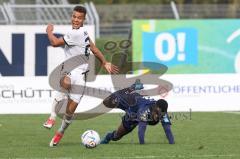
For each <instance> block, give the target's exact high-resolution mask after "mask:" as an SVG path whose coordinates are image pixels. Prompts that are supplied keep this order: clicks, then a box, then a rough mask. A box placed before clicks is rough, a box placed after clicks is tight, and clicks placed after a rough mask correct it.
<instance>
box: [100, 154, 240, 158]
mask: <svg viewBox="0 0 240 159" xmlns="http://www.w3.org/2000/svg"><path fill="white" fill-rule="evenodd" d="M236 156H239V155H231V154H230V155H189V156H188V155H186V156H184V155H173V156H165V155H162V156H132V157H130V156H129V157H127V156H125V157H124V156H123V157H120V156H119V157H100V158H105V159H107V158H109V159H110V158H111V159H142V158H186V157H191V158H209V157H224V158H230V157H236Z"/></svg>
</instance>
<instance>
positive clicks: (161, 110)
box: [101, 80, 175, 144]
mask: <svg viewBox="0 0 240 159" xmlns="http://www.w3.org/2000/svg"><path fill="white" fill-rule="evenodd" d="M141 89H143V84H142V83H141V82H140V80H136V82H135V83H134V84H133V85H132V86H131V87H128V88H125V89H122V90H119V91H117V92H114V93H113V94H111V95H110V96H108V97H107V98H106V99H104V101H103V104H104V105H105V106H106V107H108V108H120V109H122V110H123V111H125V112H126V114H125V115H124V116H123V117H122V123H121V124H120V126H119V127H118V129H117V130H114V131H113V132H110V133H107V134H106V136H105V137H104V138H103V139H102V141H101V144H108V143H109V142H110V141H111V140H112V141H117V140H120V139H121V138H122V137H123V136H125V135H127V134H128V133H130V132H131V131H132V130H133V129H134V128H135V127H136V126H137V125H138V139H139V143H140V144H144V143H145V141H144V136H145V131H146V127H147V125H157V124H158V123H159V122H161V125H162V127H163V129H164V132H165V134H166V137H167V139H168V143H169V144H174V143H175V141H174V137H173V134H172V131H171V122H170V119H169V116H168V113H167V108H168V103H167V101H165V100H164V99H159V100H157V101H156V100H153V99H145V98H144V97H143V96H142V95H140V94H139V93H137V92H136V90H141Z"/></svg>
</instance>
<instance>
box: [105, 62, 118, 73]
mask: <svg viewBox="0 0 240 159" xmlns="http://www.w3.org/2000/svg"><path fill="white" fill-rule="evenodd" d="M103 67H104V68H105V69H106V70H107V72H108V73H112V74H116V73H118V72H119V69H118V67H117V66H115V65H113V64H111V63H110V62H106V63H105V64H104V65H103Z"/></svg>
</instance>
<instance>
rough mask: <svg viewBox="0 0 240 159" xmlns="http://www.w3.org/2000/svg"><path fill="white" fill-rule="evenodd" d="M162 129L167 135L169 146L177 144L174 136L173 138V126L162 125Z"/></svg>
mask: <svg viewBox="0 0 240 159" xmlns="http://www.w3.org/2000/svg"><path fill="white" fill-rule="evenodd" d="M162 127H163V129H164V132H165V135H166V137H167V139H168V143H169V144H175V141H174V136H173V133H172V130H171V124H164V123H162Z"/></svg>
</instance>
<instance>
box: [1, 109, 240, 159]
mask: <svg viewBox="0 0 240 159" xmlns="http://www.w3.org/2000/svg"><path fill="white" fill-rule="evenodd" d="M172 116H173V118H172V123H173V126H172V130H173V133H174V135H175V140H176V144H175V145H169V144H167V140H166V138H165V136H164V132H163V129H162V127H161V125H157V126H154V127H153V126H151V127H150V126H149V127H148V128H147V132H146V138H145V140H146V144H145V145H139V144H138V139H137V132H136V130H137V129H136V130H134V131H133V132H132V133H130V134H129V135H127V136H125V137H123V138H122V140H120V141H117V142H111V143H110V144H108V145H99V146H97V147H96V148H94V149H86V148H85V147H84V146H82V145H81V144H80V143H81V141H80V135H81V134H82V133H83V132H84V131H85V130H87V129H94V130H96V131H97V132H99V134H100V136H101V137H102V136H103V135H104V134H105V133H106V132H108V131H110V130H113V129H115V128H116V127H117V126H118V125H119V123H120V119H121V115H120V114H104V115H101V116H99V117H96V118H93V119H89V120H85V121H83V120H78V121H74V122H73V123H72V125H71V126H70V127H69V129H68V130H67V131H66V133H65V136H64V137H63V139H62V141H61V143H60V144H59V145H58V147H56V148H50V147H48V144H49V141H50V140H51V138H52V136H53V135H54V132H55V131H56V130H57V128H58V127H59V125H60V119H58V120H57V124H56V125H55V127H54V128H53V129H52V130H46V129H44V128H43V127H42V123H43V122H44V121H45V119H46V118H47V115H0V158H18V159H20V158H22V159H23V158H39V159H40V158H45V159H47V158H54V159H56V158H61V159H74V158H82V159H95V158H99V159H122V158H124V159H135V158H136V159H147V158H150V159H152V158H154V159H158V158H164V159H168V158H170V159H171V158H173V159H176V158H179V159H183V158H184V159H185V158H186V159H191V158H197V159H202V158H203V159H233V158H234V159H239V158H240V151H239V150H240V114H237V113H223V112H214V113H200V112H199V113H196V112H194V113H191V116H190V114H189V113H182V114H181V113H173V114H172Z"/></svg>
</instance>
